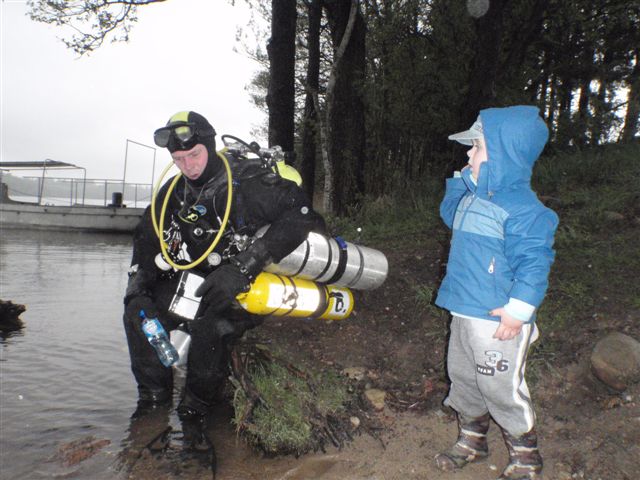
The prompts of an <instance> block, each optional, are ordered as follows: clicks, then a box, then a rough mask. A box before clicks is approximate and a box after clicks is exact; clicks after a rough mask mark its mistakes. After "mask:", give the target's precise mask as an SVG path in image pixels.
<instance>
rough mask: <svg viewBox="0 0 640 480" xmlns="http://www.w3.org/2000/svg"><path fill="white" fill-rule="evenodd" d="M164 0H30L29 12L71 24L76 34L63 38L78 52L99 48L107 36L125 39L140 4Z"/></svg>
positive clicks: (45, 19) (34, 17)
mask: <svg viewBox="0 0 640 480" xmlns="http://www.w3.org/2000/svg"><path fill="white" fill-rule="evenodd" d="M164 1H165V0H73V1H64V0H28V1H27V6H28V8H29V10H28V15H29V17H31V19H32V20H35V21H36V22H42V23H48V24H52V25H56V26H61V27H69V28H70V29H71V30H73V31H75V32H77V34H73V35H71V37H70V38H62V42H63V43H64V44H65V45H66V46H67V47H68V48H71V49H72V50H73V51H74V52H76V53H78V54H79V55H84V54H88V53H91V52H92V51H94V50H96V49H97V48H99V47H100V46H101V45H102V44H103V43H104V41H105V39H106V38H107V37H108V36H112V37H113V38H112V41H113V42H122V41H124V42H126V41H127V40H128V39H129V31H130V30H131V27H132V26H133V24H134V23H135V22H137V21H138V18H137V17H136V9H137V7H139V6H141V5H150V4H152V3H159V2H164Z"/></svg>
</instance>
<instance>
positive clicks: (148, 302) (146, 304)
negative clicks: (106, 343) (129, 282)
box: [125, 295, 158, 318]
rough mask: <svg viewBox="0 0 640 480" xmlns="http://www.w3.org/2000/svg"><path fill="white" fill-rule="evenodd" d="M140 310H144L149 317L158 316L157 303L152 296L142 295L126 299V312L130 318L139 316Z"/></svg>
mask: <svg viewBox="0 0 640 480" xmlns="http://www.w3.org/2000/svg"><path fill="white" fill-rule="evenodd" d="M140 310H144V315H145V317H147V318H155V317H157V316H158V309H157V307H156V304H155V303H154V302H153V300H152V299H151V298H150V297H147V296H144V295H140V296H137V297H132V298H130V299H127V300H126V307H125V314H126V315H127V317H130V318H139V317H140Z"/></svg>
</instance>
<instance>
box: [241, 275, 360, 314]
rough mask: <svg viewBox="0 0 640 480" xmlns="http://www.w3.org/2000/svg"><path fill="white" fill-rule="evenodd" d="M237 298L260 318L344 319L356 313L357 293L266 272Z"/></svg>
mask: <svg viewBox="0 0 640 480" xmlns="http://www.w3.org/2000/svg"><path fill="white" fill-rule="evenodd" d="M236 299H237V300H238V302H239V303H240V305H241V306H242V308H244V309H245V310H247V311H248V312H250V313H254V314H256V315H275V316H279V317H284V316H287V317H311V318H320V319H324V320H343V319H345V318H347V317H348V316H349V315H350V314H351V312H352V311H353V294H352V293H351V291H350V290H349V289H348V288H344V287H336V286H334V285H319V284H317V283H315V282H312V281H311V280H304V279H301V278H291V277H285V276H282V275H276V274H273V273H266V272H263V273H260V274H259V275H258V276H257V277H256V279H255V281H254V282H253V284H252V285H251V290H249V291H248V292H246V293H241V294H240V295H238V296H237V297H236Z"/></svg>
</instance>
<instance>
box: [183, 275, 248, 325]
mask: <svg viewBox="0 0 640 480" xmlns="http://www.w3.org/2000/svg"><path fill="white" fill-rule="evenodd" d="M250 288H251V283H250V282H249V278H247V276H246V275H245V274H244V273H242V272H241V271H240V268H239V267H238V266H236V265H232V264H225V265H222V266H220V267H218V268H217V269H216V270H214V271H213V272H211V273H210V274H209V275H208V276H207V278H205V280H204V282H202V284H201V285H200V286H199V287H198V289H197V290H196V291H195V294H196V296H198V297H202V300H203V301H204V302H205V303H206V304H207V310H206V311H208V312H213V313H216V312H221V311H223V310H226V309H227V308H228V307H229V306H230V305H231V304H232V303H233V302H234V301H235V299H236V296H237V295H238V294H239V293H242V292H248V291H249V289H250Z"/></svg>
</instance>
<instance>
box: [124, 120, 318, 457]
mask: <svg viewBox="0 0 640 480" xmlns="http://www.w3.org/2000/svg"><path fill="white" fill-rule="evenodd" d="M215 135H216V133H215V130H214V129H213V127H212V126H211V125H210V124H209V122H208V121H207V120H206V119H205V118H204V117H203V116H202V115H199V114H198V113H195V112H179V113H177V114H176V115H174V116H173V117H171V119H170V120H169V122H168V123H167V125H166V126H165V127H162V128H160V129H158V130H157V131H156V132H155V135H154V137H155V138H154V139H155V141H156V144H157V145H158V146H160V147H166V148H167V149H168V150H169V152H170V153H171V156H172V159H173V160H174V163H175V164H176V166H178V168H179V169H180V170H181V172H182V174H183V175H182V178H180V179H179V180H178V182H177V184H176V185H175V187H174V188H173V189H172V190H171V188H170V183H171V181H172V180H173V179H171V180H169V181H167V182H166V183H165V184H164V185H163V187H162V188H161V189H160V191H159V193H158V195H157V196H156V198H155V214H156V216H157V217H158V219H159V218H160V216H161V212H162V210H163V202H164V199H165V197H166V195H167V192H168V191H169V192H170V193H169V195H170V198H169V200H168V204H167V205H166V209H165V214H164V221H163V222H162V225H160V226H159V229H160V230H161V235H162V236H163V238H164V241H165V243H166V245H167V251H168V254H169V256H170V257H171V260H172V261H173V262H175V263H176V264H182V265H184V264H188V263H190V262H192V261H194V260H196V259H199V258H200V257H201V256H203V253H205V252H206V251H207V249H208V248H209V246H210V245H211V244H212V241H213V240H214V238H215V237H216V235H217V233H218V230H219V229H221V228H222V229H224V234H223V235H222V237H221V240H220V242H219V243H218V245H217V246H216V247H215V249H214V250H213V252H212V253H210V254H209V255H208V256H207V257H206V259H205V260H204V261H203V262H202V263H200V264H199V265H196V266H194V267H193V271H195V272H196V273H198V274H199V275H200V276H204V277H206V279H205V281H204V282H203V284H202V285H201V286H200V287H199V288H198V290H197V291H196V294H197V295H200V296H201V297H202V300H201V303H200V306H199V308H198V310H197V314H196V316H195V319H193V320H191V321H189V322H187V324H188V331H189V333H190V335H191V346H190V348H189V353H188V359H187V374H186V385H185V388H184V392H183V394H182V398H181V401H180V403H179V405H178V407H177V412H178V416H179V418H180V420H181V422H182V426H183V433H184V442H185V445H187V444H190V445H191V446H192V447H194V448H200V447H201V446H202V442H204V441H205V439H204V437H203V435H204V434H203V425H204V421H205V416H206V414H207V412H208V410H209V409H210V407H211V406H212V403H213V402H214V400H215V399H216V398H217V396H218V394H219V392H220V390H221V388H222V387H223V383H224V380H225V378H226V377H227V376H228V365H229V357H230V349H231V346H232V344H233V342H234V341H235V340H237V339H239V338H240V337H241V336H242V335H243V333H244V332H245V331H246V330H247V329H250V328H253V327H255V326H257V325H258V324H260V323H261V321H262V319H263V317H260V316H256V315H251V314H249V313H247V312H246V311H244V310H243V309H242V308H241V307H240V306H239V305H238V304H237V302H236V301H235V297H236V295H237V294H239V293H240V292H244V291H248V289H249V288H250V284H251V282H252V281H253V280H254V279H255V277H256V275H258V274H259V273H260V272H261V271H262V269H263V267H264V266H265V265H267V264H268V263H270V262H278V261H280V260H281V259H282V258H283V257H285V256H286V255H288V254H289V253H290V252H292V251H293V250H294V249H295V248H296V247H297V246H298V245H299V244H300V243H302V242H303V241H304V240H305V239H306V237H307V235H308V233H309V232H310V231H312V230H315V231H323V230H324V228H325V227H324V220H323V219H322V217H321V216H320V215H318V214H317V213H316V212H315V211H314V210H313V208H312V206H311V203H310V201H309V199H308V198H307V196H306V195H305V194H304V192H303V191H302V189H301V188H300V187H299V186H298V185H297V184H296V183H294V182H293V181H290V180H287V179H285V178H282V176H280V175H279V174H278V172H277V170H276V169H274V168H272V166H269V165H267V164H265V162H263V161H262V160H261V159H260V158H252V159H249V158H246V157H244V156H243V155H240V154H234V153H232V152H231V151H229V150H226V149H225V150H223V151H221V152H219V153H216V142H215ZM219 155H224V156H225V158H226V160H227V162H228V165H229V167H230V169H231V171H232V178H233V188H232V192H233V196H232V198H233V200H232V206H231V213H230V216H229V220H228V222H227V224H226V225H222V224H221V223H222V218H223V217H224V213H225V211H226V208H227V173H226V168H225V165H224V163H223V161H222V160H221V158H220V157H219ZM174 178H175V177H174ZM158 223H159V221H158ZM266 225H270V227H269V228H268V230H267V232H266V233H265V234H264V235H263V236H262V237H260V238H258V239H257V240H255V241H253V242H252V243H251V240H252V237H253V235H254V234H255V233H256V231H257V230H258V229H260V228H261V227H264V226H266ZM248 239H249V240H248ZM247 245H248V246H247ZM129 275H130V278H129V284H128V287H127V291H126V296H125V299H124V303H125V315H124V327H125V331H126V334H127V340H128V345H129V353H130V356H131V368H132V371H133V374H134V376H135V379H136V382H137V385H138V392H139V400H138V409H137V411H136V414H135V415H140V414H143V413H144V412H147V411H149V410H151V409H153V408H154V407H156V406H158V405H166V404H167V403H170V401H171V398H172V390H173V375H172V368H170V367H169V368H167V367H164V366H163V365H162V364H161V363H160V360H159V359H158V357H157V355H156V352H155V351H154V349H153V348H152V346H151V345H150V344H149V342H148V341H147V339H146V337H145V335H144V333H143V332H142V330H141V320H140V317H139V312H140V311H141V310H144V312H145V314H146V316H147V317H149V318H151V317H155V316H157V317H158V319H159V320H160V322H161V323H162V325H163V326H164V328H165V330H166V331H167V332H169V331H171V330H173V329H175V328H176V327H178V325H179V324H181V323H183V322H184V321H185V319H184V318H182V317H180V316H178V315H176V314H174V313H172V312H171V311H169V309H168V308H169V305H170V302H171V300H172V298H173V296H174V294H175V293H176V289H177V287H178V283H179V279H180V275H181V272H180V271H176V269H175V268H171V267H170V265H169V264H168V263H167V262H166V261H165V260H164V259H163V256H162V253H161V248H160V241H159V239H158V236H157V235H156V232H155V230H154V226H153V222H152V214H151V209H150V207H149V208H147V210H146V212H145V213H144V215H143V217H142V219H141V221H140V223H139V225H138V226H137V228H136V230H135V233H134V242H133V256H132V261H131V269H130V272H129ZM206 442H207V443H208V444H209V447H210V448H211V449H212V445H211V444H210V442H209V441H208V439H207V440H206Z"/></svg>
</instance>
